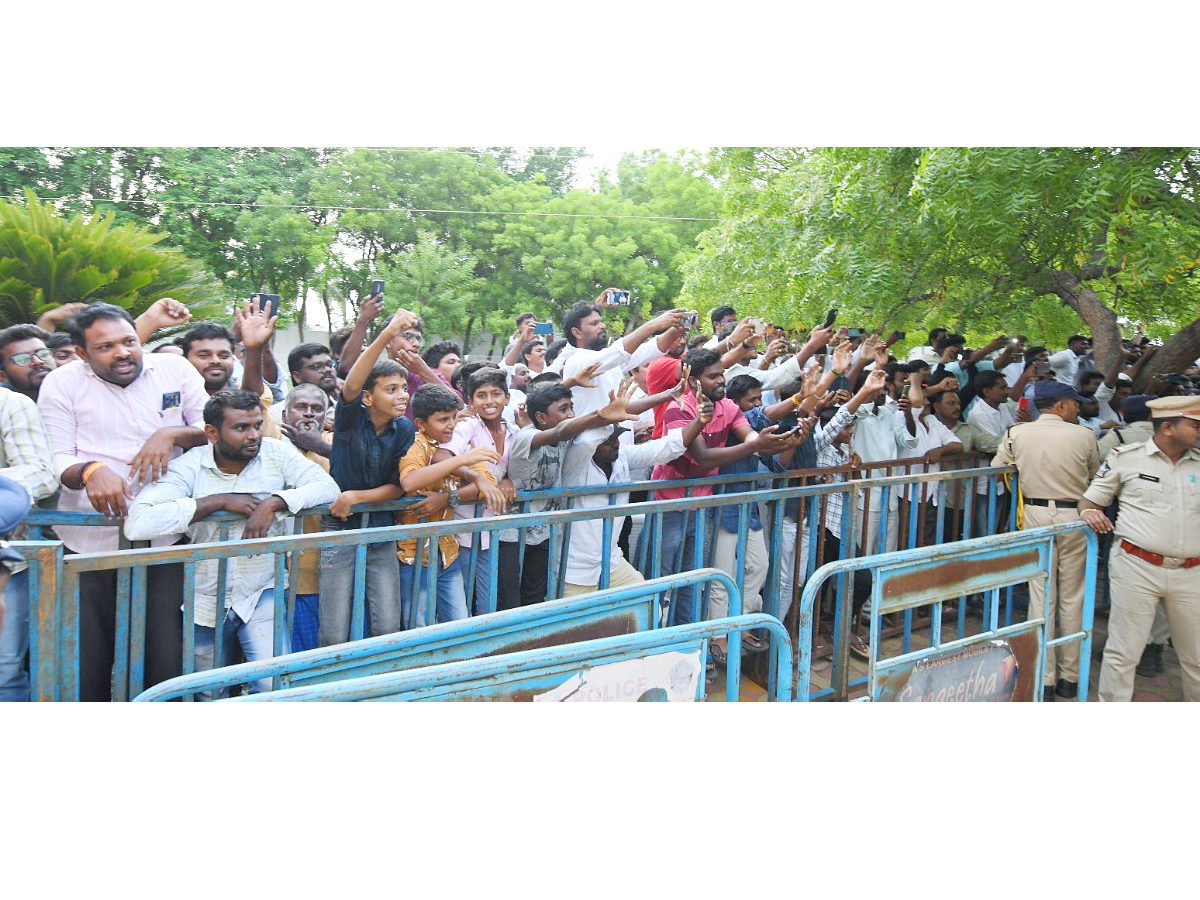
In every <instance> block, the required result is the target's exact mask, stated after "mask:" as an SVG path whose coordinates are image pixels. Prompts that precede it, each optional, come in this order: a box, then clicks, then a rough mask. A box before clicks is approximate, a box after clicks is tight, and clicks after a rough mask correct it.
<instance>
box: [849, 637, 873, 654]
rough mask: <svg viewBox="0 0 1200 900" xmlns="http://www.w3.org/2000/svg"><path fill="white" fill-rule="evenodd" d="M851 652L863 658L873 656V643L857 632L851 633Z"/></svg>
mask: <svg viewBox="0 0 1200 900" xmlns="http://www.w3.org/2000/svg"><path fill="white" fill-rule="evenodd" d="M850 652H851V653H853V654H854V655H855V656H857V657H858V658H859V659H862V660H869V659H870V658H871V645H870V644H868V643H867V642H866V641H864V640H863V639H862V638H860V637H859V636H858V635H857V634H852V635H850Z"/></svg>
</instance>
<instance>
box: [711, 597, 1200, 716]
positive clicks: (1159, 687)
mask: <svg viewBox="0 0 1200 900" xmlns="http://www.w3.org/2000/svg"><path fill="white" fill-rule="evenodd" d="M947 618H948V617H947ZM1020 619H1021V614H1015V615H1014V621H1020ZM980 626H981V620H980V618H979V617H978V616H973V615H970V614H968V616H967V633H972V632H978V631H979V630H980ZM1107 631H1108V611H1107V610H1100V611H1098V612H1097V613H1096V622H1095V633H1094V636H1093V641H1092V648H1093V657H1092V667H1091V675H1090V678H1089V682H1090V683H1089V686H1088V687H1089V689H1088V701H1089V702H1092V701H1095V700H1096V699H1097V697H1096V685H1097V684H1098V682H1099V678H1100V654H1101V652H1102V647H1103V642H1104V638H1105V636H1106V634H1107ZM928 642H929V632H928V627H926V628H924V629H923V630H918V627H917V625H915V624H914V626H913V643H912V647H913V648H914V649H915V648H919V647H924V646H928ZM884 647H885V651H886V652H887V653H888V655H892V654H897V653H899V652H900V650H901V639H900V638H899V637H894V638H890V639H887V640H885V642H884ZM748 659H749V657H743V660H748ZM1163 662H1164V664H1165V667H1166V672H1164V673H1163V674H1162V675H1158V676H1156V677H1154V678H1144V677H1142V676H1141V675H1138V676H1136V677H1135V682H1134V691H1133V699H1134V702H1135V703H1136V702H1159V701H1182V700H1183V688H1182V682H1181V681H1180V674H1179V658H1178V657H1177V656H1176V655H1175V651H1174V649H1172V647H1171V646H1170V645H1169V644H1168V645H1167V648H1166V651H1165V652H1164V653H1163ZM850 666H851V671H852V675H851V676H850V677H851V680H854V679H855V678H859V677H864V676H866V674H867V665H866V663H865V662H863V661H861V660H859V659H856V658H855V657H853V656H851V657H850ZM830 672H831V664H830V661H829V658H828V657H825V658H823V659H818V660H817V661H816V664H815V665H814V667H813V674H812V681H813V686H814V688H818V687H819V688H824V687H828V686H829V676H830ZM862 693H863V691H862V690H861V689H860V690H859V691H857V692H856V693H855V694H854V695H853V696H861V694H862ZM766 697H767V695H766V691H765V690H764V689H763V687H762V686H761V685H759V684H757V683H755V682H754V681H753V680H752V679H751V678H750V677H749V676H748V675H747V674H745V672H743V675H742V687H741V699H742V700H746V701H748V700H757V701H765V700H766ZM708 699H709V700H710V701H720V700H724V699H725V670H724V668H721V669H719V670H718V677H717V680H716V681H715V682H712V683H710V684H709V685H708ZM1058 702H1060V703H1062V702H1066V701H1063V700H1062V699H1061V698H1060V699H1059V700H1058Z"/></svg>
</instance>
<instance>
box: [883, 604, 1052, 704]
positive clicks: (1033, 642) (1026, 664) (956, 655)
mask: <svg viewBox="0 0 1200 900" xmlns="http://www.w3.org/2000/svg"><path fill="white" fill-rule="evenodd" d="M1038 628H1039V626H1038V625H1036V624H1035V625H1031V626H1030V628H1029V629H1028V630H1026V631H1022V632H1018V633H1013V634H1009V635H1007V636H1006V637H1005V638H1003V639H991V640H985V641H982V642H980V643H975V644H971V645H969V646H966V647H956V648H954V649H953V650H947V651H946V652H944V653H937V654H933V655H931V656H926V657H924V658H922V659H918V660H916V661H915V662H909V663H902V664H898V665H896V666H894V667H888V668H887V669H886V671H883V672H878V671H877V673H876V684H877V686H878V687H877V691H876V696H875V699H876V700H878V701H882V702H892V703H1010V702H1013V701H1026V702H1030V701H1032V700H1033V699H1034V692H1035V691H1036V690H1039V689H1040V688H1041V682H1042V679H1041V678H1040V675H1039V673H1038V671H1037V669H1038V666H1037V658H1038ZM884 665H885V666H886V663H885V664H884Z"/></svg>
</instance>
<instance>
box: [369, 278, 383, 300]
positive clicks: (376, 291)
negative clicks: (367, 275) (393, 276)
mask: <svg viewBox="0 0 1200 900" xmlns="http://www.w3.org/2000/svg"><path fill="white" fill-rule="evenodd" d="M382 293H383V279H382V278H378V279H376V280H375V281H372V282H371V296H372V297H378V296H379V295H380V294H382Z"/></svg>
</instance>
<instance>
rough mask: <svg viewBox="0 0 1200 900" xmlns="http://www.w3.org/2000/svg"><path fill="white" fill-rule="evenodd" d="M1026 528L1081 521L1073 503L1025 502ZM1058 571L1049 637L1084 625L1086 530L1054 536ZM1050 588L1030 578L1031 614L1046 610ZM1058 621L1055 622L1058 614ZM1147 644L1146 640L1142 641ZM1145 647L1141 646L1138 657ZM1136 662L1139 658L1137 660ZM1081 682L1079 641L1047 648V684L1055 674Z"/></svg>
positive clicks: (1054, 575) (1048, 616) (1054, 574)
mask: <svg viewBox="0 0 1200 900" xmlns="http://www.w3.org/2000/svg"><path fill="white" fill-rule="evenodd" d="M1024 515H1025V524H1024V528H1025V529H1029V528H1040V527H1042V526H1045V525H1061V524H1063V523H1064V522H1077V521H1079V514H1078V513H1077V512H1076V511H1075V507H1073V506H1057V505H1055V506H1030V505H1028V504H1026V506H1025V514H1024ZM1054 559H1055V564H1054V571H1053V572H1051V573H1050V579H1049V580H1050V582H1051V583H1052V584H1053V586H1054V603H1053V604H1052V605H1051V607H1050V609H1048V610H1046V611H1045V616H1046V640H1053V639H1054V638H1055V637H1057V636H1058V635H1059V634H1074V633H1075V632H1077V631H1079V630H1081V629H1082V628H1083V587H1084V584H1083V577H1084V570H1085V568H1086V567H1087V536H1086V535H1085V534H1084V533H1083V532H1076V533H1074V534H1062V535H1059V536H1058V537H1056V538H1055V539H1054ZM1045 603H1046V589H1045V587H1044V586H1043V584H1042V583H1041V582H1039V581H1031V582H1029V618H1030V619H1036V618H1038V617H1040V616H1041V615H1042V614H1043V613H1042V610H1043V608H1044V607H1045ZM1056 616H1057V618H1058V624H1057V625H1055V617H1056ZM1142 647H1143V648H1144V647H1145V641H1143V642H1142ZM1141 654H1142V651H1141V650H1138V659H1141ZM1134 662H1135V663H1136V662H1137V660H1134ZM1056 673H1057V677H1058V678H1062V679H1064V680H1066V681H1072V682H1075V683H1078V682H1079V642H1078V641H1073V642H1071V643H1067V644H1061V645H1059V646H1058V647H1047V648H1046V682H1045V683H1046V684H1047V685H1053V684H1054V683H1055V677H1056Z"/></svg>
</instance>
